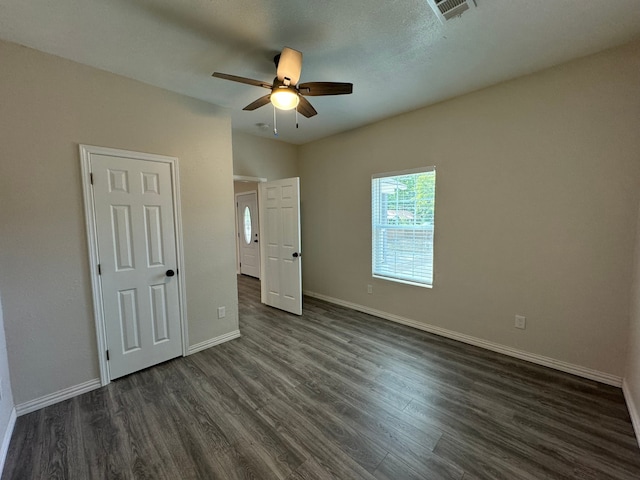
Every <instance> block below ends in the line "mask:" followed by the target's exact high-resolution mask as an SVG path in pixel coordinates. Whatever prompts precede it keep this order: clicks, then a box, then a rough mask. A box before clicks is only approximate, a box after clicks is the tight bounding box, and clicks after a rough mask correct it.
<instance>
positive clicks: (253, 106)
mask: <svg viewBox="0 0 640 480" xmlns="http://www.w3.org/2000/svg"><path fill="white" fill-rule="evenodd" d="M269 97H271V94H269V95H265V96H264V97H260V98H259V99H257V100H256V101H254V102H251V103H250V104H249V105H247V106H246V107H244V108H243V110H255V109H256V108H260V107H263V106H265V105H266V104H267V103H269Z"/></svg>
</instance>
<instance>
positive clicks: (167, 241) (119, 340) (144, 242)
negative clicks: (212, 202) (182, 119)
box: [90, 154, 182, 379]
mask: <svg viewBox="0 0 640 480" xmlns="http://www.w3.org/2000/svg"><path fill="white" fill-rule="evenodd" d="M90 168H91V172H92V176H93V188H92V190H93V202H94V209H95V227H96V236H97V244H98V245H97V246H98V258H99V264H100V271H101V274H100V280H101V286H102V292H101V294H102V305H103V310H104V327H105V328H104V330H105V333H106V343H107V348H108V352H109V362H108V366H109V376H110V378H111V379H114V378H118V377H121V376H123V375H127V374H129V373H132V372H135V371H137V370H141V369H143V368H147V367H149V366H152V365H155V364H157V363H160V362H163V361H166V360H169V359H171V358H174V357H177V356H180V355H181V354H182V327H181V319H180V307H179V301H180V300H179V291H178V282H177V274H179V272H177V265H178V262H177V252H176V228H175V224H174V199H173V194H174V193H173V191H172V178H171V175H172V171H171V166H170V164H168V163H163V162H158V161H147V160H140V159H131V158H125V157H122V156H111V155H99V154H92V155H91V156H90Z"/></svg>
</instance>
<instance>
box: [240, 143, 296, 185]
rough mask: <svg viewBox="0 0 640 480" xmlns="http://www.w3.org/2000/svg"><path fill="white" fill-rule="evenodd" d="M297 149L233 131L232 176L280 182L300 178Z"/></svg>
mask: <svg viewBox="0 0 640 480" xmlns="http://www.w3.org/2000/svg"><path fill="white" fill-rule="evenodd" d="M298 148H299V147H298V146H297V145H289V144H288V143H283V142H279V141H277V140H271V139H268V138H262V137H256V136H253V135H248V134H246V133H240V132H233V174H234V175H242V176H244V177H258V178H266V179H267V180H281V179H283V178H291V177H297V176H298Z"/></svg>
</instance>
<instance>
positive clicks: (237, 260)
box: [233, 190, 262, 279]
mask: <svg viewBox="0 0 640 480" xmlns="http://www.w3.org/2000/svg"><path fill="white" fill-rule="evenodd" d="M252 193H253V194H255V196H256V206H257V205H258V190H248V191H246V192H241V193H236V194H235V195H234V196H233V197H234V202H235V205H236V273H237V274H238V275H240V271H241V270H242V268H241V267H240V241H241V237H242V235H241V234H242V232H241V231H240V230H239V228H240V212H239V211H238V201H239V200H238V198H240V197H241V196H243V195H248V194H252ZM256 210H259V208H256ZM255 214H256V215H257V216H258V234H260V213H259V212H255ZM258 240H259V239H258ZM259 250H260V248H259V247H258V251H259ZM259 254H260V253H259ZM260 267H262V260H260ZM260 278H262V268H261V270H260V276H259V277H258V279H260Z"/></svg>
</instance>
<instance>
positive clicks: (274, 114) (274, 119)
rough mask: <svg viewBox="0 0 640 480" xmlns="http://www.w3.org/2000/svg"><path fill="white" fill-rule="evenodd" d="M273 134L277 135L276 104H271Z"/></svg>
mask: <svg viewBox="0 0 640 480" xmlns="http://www.w3.org/2000/svg"><path fill="white" fill-rule="evenodd" d="M273 136H274V137H277V136H278V123H277V121H276V106H275V105H274V106H273Z"/></svg>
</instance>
